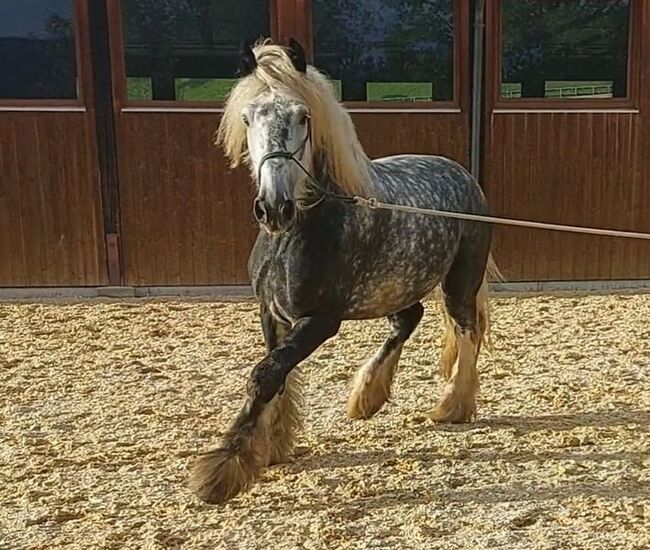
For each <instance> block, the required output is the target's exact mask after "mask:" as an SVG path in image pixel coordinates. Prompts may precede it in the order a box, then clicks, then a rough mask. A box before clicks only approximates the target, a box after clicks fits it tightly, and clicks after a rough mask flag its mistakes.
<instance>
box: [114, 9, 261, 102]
mask: <svg viewBox="0 0 650 550" xmlns="http://www.w3.org/2000/svg"><path fill="white" fill-rule="evenodd" d="M268 4H269V3H268V1H267V0H122V2H121V6H122V21H123V26H124V42H125V44H124V48H125V55H126V75H127V83H126V84H127V97H128V99H130V100H151V99H155V100H178V101H222V100H223V99H224V98H225V96H226V94H227V93H228V92H229V91H230V88H231V87H232V86H233V84H234V82H235V76H236V72H237V62H238V51H239V44H240V43H241V42H242V40H244V39H255V38H259V37H261V36H268V35H269V34H270V31H269V9H268Z"/></svg>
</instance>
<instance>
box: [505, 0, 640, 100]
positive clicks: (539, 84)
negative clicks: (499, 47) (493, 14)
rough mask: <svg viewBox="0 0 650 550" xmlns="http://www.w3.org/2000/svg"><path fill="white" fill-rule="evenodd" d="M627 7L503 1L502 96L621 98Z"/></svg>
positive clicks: (613, 2) (595, 1) (594, 1)
mask: <svg viewBox="0 0 650 550" xmlns="http://www.w3.org/2000/svg"><path fill="white" fill-rule="evenodd" d="M629 5H630V2H629V0H580V1H576V0H554V1H553V2H549V1H547V0H502V8H501V9H502V32H503V54H502V55H503V57H502V85H501V97H502V98H504V99H513V98H520V97H527V98H549V99H570V98H608V97H609V98H611V97H625V96H626V93H627V58H628V35H629V19H630V13H629V11H630V10H629Z"/></svg>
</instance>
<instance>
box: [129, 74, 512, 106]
mask: <svg viewBox="0 0 650 550" xmlns="http://www.w3.org/2000/svg"><path fill="white" fill-rule="evenodd" d="M236 82H237V80H236V79H234V78H176V79H175V86H176V90H175V92H176V100H177V101H224V100H225V99H226V96H227V95H228V92H229V91H230V90H231V89H232V87H233V86H234V85H235V83H236ZM126 83H127V98H128V99H129V100H132V101H148V100H149V101H150V100H152V99H153V89H152V82H151V78H148V77H128V78H127V79H126ZM330 83H331V84H332V87H333V88H334V94H335V95H336V97H337V99H338V100H339V101H341V98H342V97H343V83H342V82H341V80H330ZM515 86H516V85H515ZM366 98H367V100H368V101H431V100H432V99H433V84H432V83H431V82H368V83H366Z"/></svg>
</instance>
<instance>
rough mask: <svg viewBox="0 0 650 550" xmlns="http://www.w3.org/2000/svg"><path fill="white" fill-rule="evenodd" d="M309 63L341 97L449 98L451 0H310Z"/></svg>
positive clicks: (380, 99) (452, 27)
mask: <svg viewBox="0 0 650 550" xmlns="http://www.w3.org/2000/svg"><path fill="white" fill-rule="evenodd" d="M312 11H313V13H312V17H313V22H314V64H315V65H316V67H317V68H319V69H320V70H322V71H324V72H325V73H327V74H328V75H329V76H330V77H331V78H332V79H336V80H337V81H340V86H339V88H338V89H340V90H341V96H342V99H343V100H344V101H392V102H398V101H432V100H438V101H439V100H451V99H453V89H454V86H453V80H454V78H453V45H454V16H453V1H452V0H365V1H363V2H360V1H359V0H312Z"/></svg>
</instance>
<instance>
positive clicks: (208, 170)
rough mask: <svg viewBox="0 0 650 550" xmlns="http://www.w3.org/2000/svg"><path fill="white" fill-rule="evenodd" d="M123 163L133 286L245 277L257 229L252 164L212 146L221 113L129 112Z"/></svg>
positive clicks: (123, 127)
mask: <svg viewBox="0 0 650 550" xmlns="http://www.w3.org/2000/svg"><path fill="white" fill-rule="evenodd" d="M121 116H122V118H121V124H120V140H119V167H120V200H121V220H122V230H121V234H122V251H123V260H124V279H125V283H126V284H127V285H208V284H235V283H245V282H246V281H247V280H248V276H247V273H246V260H247V258H248V253H249V251H250V249H251V246H252V243H253V240H254V238H255V235H256V234H257V227H256V226H255V225H254V223H253V217H252V213H251V205H252V202H253V189H252V186H251V183H250V179H249V178H248V174H247V172H246V171H245V170H244V169H238V170H235V171H231V170H230V169H229V168H228V166H227V164H226V161H225V158H224V157H223V155H222V154H221V152H220V151H219V150H217V149H216V148H215V147H214V146H213V145H212V136H213V134H214V131H215V129H216V127H217V125H218V123H219V118H218V114H216V113H201V112H196V113H182V112H164V113H151V112H146V113H133V112H126V113H123V114H122V115H121Z"/></svg>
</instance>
